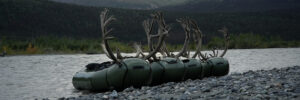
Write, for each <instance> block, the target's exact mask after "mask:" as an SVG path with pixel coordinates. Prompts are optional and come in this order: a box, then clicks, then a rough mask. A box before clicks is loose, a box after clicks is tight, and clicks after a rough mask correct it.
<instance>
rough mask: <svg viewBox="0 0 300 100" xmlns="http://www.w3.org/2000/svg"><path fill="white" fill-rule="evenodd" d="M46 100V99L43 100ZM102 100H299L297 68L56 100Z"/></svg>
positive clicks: (299, 84) (250, 72) (233, 74)
mask: <svg viewBox="0 0 300 100" xmlns="http://www.w3.org/2000/svg"><path fill="white" fill-rule="evenodd" d="M45 99H47V98H45ZM99 99H100V100H102V99H121V100H124V99H129V100H132V99H136V100H140V99H151V100H152V99H154V100H169V99H173V100H186V99H226V100H227V99H229V100H239V99H241V100H243V99H254V100H257V99H270V100H282V99H284V100H300V66H293V67H286V68H281V69H272V70H258V71H248V72H244V73H232V74H230V75H227V76H222V77H208V78H204V79H202V80H200V79H197V80H186V81H183V82H177V83H176V82H168V83H164V84H161V85H157V86H150V87H149V86H143V87H141V88H133V87H130V88H126V89H124V90H123V91H120V92H117V91H115V90H112V91H108V92H104V93H93V94H88V95H82V96H79V97H62V98H59V100H99Z"/></svg>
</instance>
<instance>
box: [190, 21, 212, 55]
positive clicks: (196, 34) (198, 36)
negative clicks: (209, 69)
mask: <svg viewBox="0 0 300 100" xmlns="http://www.w3.org/2000/svg"><path fill="white" fill-rule="evenodd" d="M190 24H191V27H192V29H193V31H194V34H193V36H194V39H195V42H196V44H197V46H196V47H197V49H196V51H195V54H194V55H193V56H192V58H196V57H197V55H198V56H199V58H200V57H201V58H202V60H207V59H208V57H207V56H206V54H205V55H203V54H202V53H201V47H202V37H203V34H202V31H201V30H200V29H199V26H198V24H197V22H196V21H195V20H190Z"/></svg>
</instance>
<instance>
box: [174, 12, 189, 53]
mask: <svg viewBox="0 0 300 100" xmlns="http://www.w3.org/2000/svg"><path fill="white" fill-rule="evenodd" d="M177 22H179V23H180V24H181V26H182V28H183V29H184V31H185V40H184V45H183V48H182V49H181V50H180V52H179V53H178V54H177V55H175V58H177V59H179V57H180V56H185V57H188V54H189V53H187V49H188V44H189V40H190V32H191V29H190V21H189V19H187V18H183V19H177Z"/></svg>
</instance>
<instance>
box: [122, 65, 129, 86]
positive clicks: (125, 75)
mask: <svg viewBox="0 0 300 100" xmlns="http://www.w3.org/2000/svg"><path fill="white" fill-rule="evenodd" d="M121 63H122V64H121V65H124V66H125V67H126V71H125V74H124V76H123V80H122V88H124V87H125V86H124V85H125V84H124V83H125V79H126V77H127V73H128V67H127V65H126V64H125V63H124V62H121Z"/></svg>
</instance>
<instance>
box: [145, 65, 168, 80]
mask: <svg viewBox="0 0 300 100" xmlns="http://www.w3.org/2000/svg"><path fill="white" fill-rule="evenodd" d="M150 66H151V77H150V78H149V83H148V84H149V85H158V84H161V83H162V79H163V77H162V76H163V74H164V72H165V68H164V66H162V65H161V62H160V61H157V62H152V63H151V65H150Z"/></svg>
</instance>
